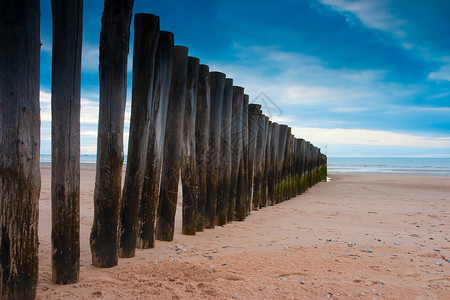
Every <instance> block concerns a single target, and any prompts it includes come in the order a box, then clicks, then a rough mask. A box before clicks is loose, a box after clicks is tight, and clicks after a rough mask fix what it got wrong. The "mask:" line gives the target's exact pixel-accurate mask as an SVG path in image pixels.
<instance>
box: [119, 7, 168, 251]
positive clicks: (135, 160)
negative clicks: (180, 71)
mask: <svg viewBox="0 0 450 300" xmlns="http://www.w3.org/2000/svg"><path fill="white" fill-rule="evenodd" d="M158 39H159V17H158V16H155V15H151V14H136V15H135V17H134V49H133V88H132V98H131V119H130V135H129V140H128V159H127V170H126V174H125V182H124V186H123V191H122V203H121V210H120V222H119V226H120V227H119V256H120V257H125V258H126V257H134V255H135V251H136V237H137V232H138V217H139V207H140V202H141V201H140V199H141V194H142V188H143V183H144V172H145V160H146V158H147V149H148V132H149V124H150V115H151V113H150V112H151V106H152V97H153V83H154V73H155V72H154V71H155V56H156V49H157V47H158Z"/></svg>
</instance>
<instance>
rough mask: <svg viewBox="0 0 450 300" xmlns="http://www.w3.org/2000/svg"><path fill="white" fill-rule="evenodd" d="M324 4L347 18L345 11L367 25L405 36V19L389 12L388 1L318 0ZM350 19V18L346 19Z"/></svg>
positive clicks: (398, 35) (400, 36)
mask: <svg viewBox="0 0 450 300" xmlns="http://www.w3.org/2000/svg"><path fill="white" fill-rule="evenodd" d="M319 1H320V2H322V3H323V4H325V5H329V6H331V7H332V8H333V9H335V10H337V11H339V12H340V13H342V14H343V15H344V16H346V17H347V18H349V17H350V16H349V15H348V14H347V12H350V13H352V14H354V15H356V16H357V17H358V19H359V20H360V21H361V22H362V23H363V24H364V25H366V26H367V27H370V28H375V29H379V30H383V31H389V32H392V33H394V34H395V35H396V36H397V37H399V38H402V37H404V36H405V31H404V30H403V29H402V26H404V25H405V24H406V21H405V20H401V19H397V18H396V17H395V16H394V15H392V14H391V12H390V9H389V1H386V0H377V1H367V0H364V1H354V0H319ZM348 20H349V21H351V19H348Z"/></svg>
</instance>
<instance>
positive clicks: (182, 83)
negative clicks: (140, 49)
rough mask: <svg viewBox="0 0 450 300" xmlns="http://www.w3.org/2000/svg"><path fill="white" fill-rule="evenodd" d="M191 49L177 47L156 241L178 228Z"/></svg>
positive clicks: (169, 238) (170, 94)
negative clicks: (176, 226) (178, 204)
mask: <svg viewBox="0 0 450 300" xmlns="http://www.w3.org/2000/svg"><path fill="white" fill-rule="evenodd" d="M187 55H188V48H186V47H182V46H175V48H174V52H173V65H172V78H171V83H170V93H169V106H168V110H167V122H166V133H165V134H166V136H165V141H164V161H163V166H162V174H161V187H160V193H159V206H158V213H157V219H156V239H157V240H160V241H168V242H170V241H172V240H173V234H174V229H175V213H176V209H177V200H178V199H177V198H178V183H179V179H180V173H181V164H182V161H183V158H182V154H183V153H182V152H183V151H182V150H183V149H182V143H183V125H184V122H183V121H184V109H185V103H186V79H187V60H188V58H187Z"/></svg>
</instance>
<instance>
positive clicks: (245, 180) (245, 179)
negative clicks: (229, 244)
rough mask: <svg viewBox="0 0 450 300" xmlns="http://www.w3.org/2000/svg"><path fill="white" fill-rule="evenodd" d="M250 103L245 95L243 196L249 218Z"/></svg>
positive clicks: (243, 113)
mask: <svg viewBox="0 0 450 300" xmlns="http://www.w3.org/2000/svg"><path fill="white" fill-rule="evenodd" d="M248 103H249V95H247V94H244V107H243V110H242V153H243V156H244V177H243V182H242V183H243V185H244V186H243V187H244V188H243V196H244V202H245V210H246V211H245V215H244V218H246V217H247V215H248V213H249V212H250V211H251V190H250V183H249V180H248V174H249V172H250V171H249V168H250V167H249V161H248V159H249V147H248V142H249V139H248Z"/></svg>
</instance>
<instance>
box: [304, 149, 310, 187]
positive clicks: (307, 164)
mask: <svg viewBox="0 0 450 300" xmlns="http://www.w3.org/2000/svg"><path fill="white" fill-rule="evenodd" d="M310 182H311V144H310V142H308V141H306V142H305V191H306V190H307V189H308V188H310V187H311V184H310Z"/></svg>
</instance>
